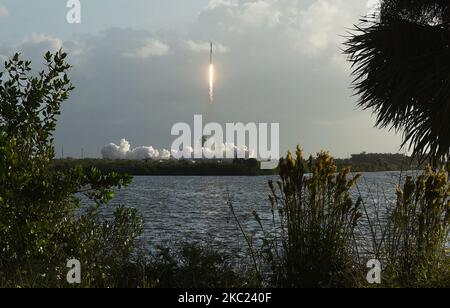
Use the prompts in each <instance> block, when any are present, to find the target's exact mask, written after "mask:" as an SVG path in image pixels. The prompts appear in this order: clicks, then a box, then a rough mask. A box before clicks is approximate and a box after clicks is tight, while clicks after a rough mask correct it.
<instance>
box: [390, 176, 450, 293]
mask: <svg viewBox="0 0 450 308" xmlns="http://www.w3.org/2000/svg"><path fill="white" fill-rule="evenodd" d="M449 232H450V182H449V178H448V172H446V171H445V170H444V169H440V170H438V171H435V170H433V169H431V168H430V167H428V168H427V169H426V170H425V172H424V173H423V174H422V175H420V176H418V177H417V178H416V179H413V178H412V177H410V176H409V177H407V178H406V181H405V183H404V184H403V186H399V187H398V188H397V203H396V205H395V208H393V209H392V210H391V212H390V214H389V216H388V221H387V224H386V235H387V236H386V239H385V242H384V243H383V245H382V247H383V253H384V255H383V258H384V259H385V273H386V278H387V284H389V285H391V286H399V287H429V286H444V285H446V286H447V287H449V286H450V284H449V283H450V279H449V278H450V275H449V274H450V262H449V255H448V254H447V252H446V249H447V243H448V240H449Z"/></svg>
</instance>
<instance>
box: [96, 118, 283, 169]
mask: <svg viewBox="0 0 450 308" xmlns="http://www.w3.org/2000/svg"><path fill="white" fill-rule="evenodd" d="M171 134H172V136H176V137H177V138H176V139H175V140H174V142H173V143H172V147H171V149H170V150H167V149H156V148H154V147H152V146H140V147H136V148H132V147H131V145H130V143H129V142H128V141H127V140H126V139H122V140H120V142H119V144H118V145H117V144H114V143H110V144H108V145H106V146H104V147H103V149H102V151H101V152H102V156H103V158H105V159H129V160H136V159H137V160H142V159H154V160H168V159H234V158H240V159H249V158H256V159H259V160H261V169H273V168H275V167H276V166H277V164H278V159H279V153H280V150H279V148H280V142H279V136H280V125H279V124H278V123H271V124H269V123H258V124H256V123H248V124H243V123H227V124H226V125H225V129H224V128H223V127H222V125H220V124H219V123H208V124H206V125H205V126H203V116H202V115H195V116H194V129H191V126H190V125H189V124H187V123H176V124H175V125H173V127H172V130H171ZM269 135H270V138H269ZM269 146H270V148H269Z"/></svg>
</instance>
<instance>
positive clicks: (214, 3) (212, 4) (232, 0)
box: [207, 0, 239, 10]
mask: <svg viewBox="0 0 450 308" xmlns="http://www.w3.org/2000/svg"><path fill="white" fill-rule="evenodd" d="M238 6H239V3H238V0H210V1H209V3H208V6H207V8H208V9H209V10H214V9H217V8H220V7H238Z"/></svg>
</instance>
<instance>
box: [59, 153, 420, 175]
mask: <svg viewBox="0 0 450 308" xmlns="http://www.w3.org/2000/svg"><path fill="white" fill-rule="evenodd" d="M335 163H336V165H337V166H338V168H339V169H342V167H344V166H351V167H352V170H353V171H356V172H377V171H398V170H416V169H418V168H420V166H419V165H418V163H417V162H416V161H414V160H412V159H411V158H410V157H408V156H405V155H402V154H366V153H362V154H355V155H352V156H351V158H350V159H336V160H335ZM53 166H54V168H55V169H57V170H67V169H70V168H73V167H76V166H81V167H83V168H84V169H90V168H91V167H96V168H97V169H99V170H100V171H102V172H105V173H108V172H113V171H114V172H119V173H128V174H130V175H134V176H141V175H155V176H171V175H181V176H183V175H186V176H194V175H195V176H197V175H198V176H257V175H270V174H275V173H276V172H277V170H260V163H259V162H258V161H257V160H256V159H234V160H196V161H192V160H163V161H156V160H150V159H149V160H108V159H71V158H66V159H57V160H55V161H54V163H53Z"/></svg>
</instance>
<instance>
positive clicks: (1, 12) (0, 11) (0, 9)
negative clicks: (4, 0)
mask: <svg viewBox="0 0 450 308" xmlns="http://www.w3.org/2000/svg"><path fill="white" fill-rule="evenodd" d="M9 15H10V13H9V10H8V8H7V7H6V6H4V5H2V4H0V18H1V17H8V16H9Z"/></svg>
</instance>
